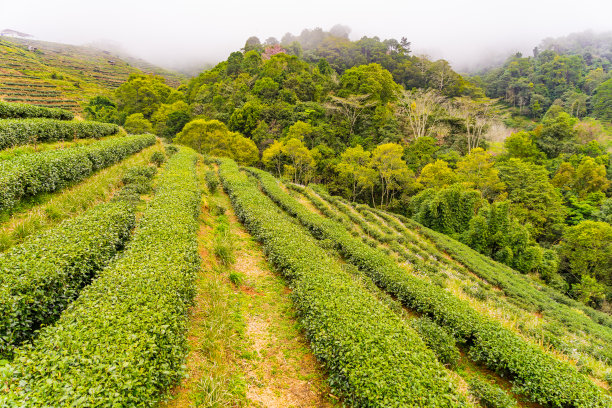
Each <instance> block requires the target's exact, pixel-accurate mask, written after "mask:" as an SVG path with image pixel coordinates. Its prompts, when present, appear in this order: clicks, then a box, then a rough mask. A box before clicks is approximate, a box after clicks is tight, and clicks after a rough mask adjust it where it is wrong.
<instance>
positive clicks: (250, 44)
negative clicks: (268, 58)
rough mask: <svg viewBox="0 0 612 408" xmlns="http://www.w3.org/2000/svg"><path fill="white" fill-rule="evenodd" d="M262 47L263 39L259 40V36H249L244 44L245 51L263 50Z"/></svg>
mask: <svg viewBox="0 0 612 408" xmlns="http://www.w3.org/2000/svg"><path fill="white" fill-rule="evenodd" d="M262 48H263V47H262V45H261V41H259V38H257V37H255V36H251V37H249V38H248V39H247V40H246V43H245V44H244V52H245V53H247V52H249V51H262Z"/></svg>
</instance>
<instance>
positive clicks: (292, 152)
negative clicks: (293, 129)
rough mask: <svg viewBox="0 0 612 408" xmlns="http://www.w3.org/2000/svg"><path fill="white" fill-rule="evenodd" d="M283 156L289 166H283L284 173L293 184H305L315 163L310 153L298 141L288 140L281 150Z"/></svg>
mask: <svg viewBox="0 0 612 408" xmlns="http://www.w3.org/2000/svg"><path fill="white" fill-rule="evenodd" d="M282 152H283V154H284V155H285V156H286V157H287V158H288V159H289V163H290V165H289V166H287V165H285V172H286V174H287V175H288V176H290V177H291V178H292V181H293V182H294V183H303V184H307V183H308V181H309V178H310V176H311V171H312V169H314V167H315V165H316V162H315V160H314V158H313V157H312V153H311V152H310V151H309V150H308V148H306V146H304V144H303V143H302V141H300V140H298V139H289V140H287V141H286V142H285V143H284V146H283V148H282Z"/></svg>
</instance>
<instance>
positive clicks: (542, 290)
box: [396, 215, 612, 360]
mask: <svg viewBox="0 0 612 408" xmlns="http://www.w3.org/2000/svg"><path fill="white" fill-rule="evenodd" d="M396 217H397V218H398V219H400V220H401V221H402V222H403V223H404V224H405V225H406V226H408V227H409V228H410V229H412V230H413V231H417V232H418V233H420V234H422V235H423V236H425V237H427V238H428V239H431V240H432V241H433V242H434V243H435V244H436V245H437V246H438V247H439V248H440V249H442V250H443V251H445V252H446V253H448V254H449V255H450V256H451V257H452V258H454V259H455V260H456V261H458V262H461V263H462V264H463V265H465V266H466V267H468V268H469V270H470V271H472V272H473V273H474V274H476V275H478V276H479V277H481V278H482V279H485V280H486V281H487V282H489V283H491V284H492V285H495V286H498V287H500V288H501V289H502V290H503V291H504V294H506V295H507V296H508V297H510V298H512V299H514V300H515V302H516V303H517V304H519V305H520V307H522V308H524V309H526V310H529V311H532V312H539V313H542V314H543V315H544V316H546V317H547V318H549V319H551V320H553V321H557V322H559V323H560V324H561V325H563V326H564V327H567V328H570V329H571V330H572V331H573V332H574V333H576V334H578V335H581V332H584V333H587V334H589V335H591V336H594V337H596V338H598V339H600V340H601V343H602V345H603V346H604V347H597V348H595V349H594V350H592V351H591V353H592V354H594V355H596V356H597V357H598V358H601V359H608V360H612V348H611V347H609V345H610V344H611V343H612V330H611V328H612V317H611V316H609V315H606V314H605V313H602V312H599V311H597V310H594V309H592V308H590V307H588V306H586V305H584V304H583V303H580V302H577V301H575V300H573V299H570V298H568V297H567V296H565V295H563V294H561V293H560V292H558V291H556V290H554V289H553V288H550V287H549V286H547V285H544V284H540V283H537V282H534V281H533V280H532V279H531V278H529V277H528V276H525V275H523V274H521V273H519V272H517V271H515V270H513V269H511V268H510V267H508V266H506V265H503V264H501V263H499V262H495V261H493V260H492V259H490V258H487V257H486V256H484V255H482V254H480V253H479V252H477V251H475V250H473V249H472V248H470V247H468V246H467V245H465V244H462V243H460V242H458V241H456V240H454V239H452V238H450V237H447V236H446V235H444V234H441V233H439V232H436V231H433V230H431V229H429V228H426V227H424V226H422V225H420V224H418V223H416V222H414V221H412V220H410V219H407V218H404V217H402V216H399V215H396ZM606 345H607V347H606Z"/></svg>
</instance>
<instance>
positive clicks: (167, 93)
mask: <svg viewBox="0 0 612 408" xmlns="http://www.w3.org/2000/svg"><path fill="white" fill-rule="evenodd" d="M180 98H181V96H180V93H178V91H175V90H174V89H172V88H170V87H169V86H168V85H166V84H165V80H164V78H162V77H159V76H154V75H142V74H131V75H130V77H129V78H128V80H127V81H126V82H124V83H123V84H122V85H121V86H120V87H119V88H117V89H116V90H115V99H116V101H117V110H118V111H119V113H120V114H122V115H123V117H126V116H129V115H132V114H134V113H142V114H143V116H144V117H145V118H146V119H150V118H151V116H152V115H153V113H155V111H156V110H157V109H158V108H159V107H160V106H161V105H162V104H164V103H172V102H175V101H176V100H178V99H180Z"/></svg>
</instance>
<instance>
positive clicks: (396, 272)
mask: <svg viewBox="0 0 612 408" xmlns="http://www.w3.org/2000/svg"><path fill="white" fill-rule="evenodd" d="M249 171H250V172H251V173H252V174H254V175H256V176H257V177H258V178H259V180H260V181H261V185H262V189H263V190H264V191H265V192H266V193H267V194H268V195H269V196H270V198H272V200H273V201H275V202H276V203H277V204H278V205H279V206H280V207H281V208H283V209H284V210H285V211H287V212H288V213H289V214H291V215H293V216H295V217H296V218H297V219H298V220H299V221H300V222H301V223H302V224H303V225H304V226H305V227H307V228H308V229H309V230H310V231H311V232H312V233H313V235H315V236H316V237H318V238H322V239H329V240H330V241H332V242H334V243H335V245H336V247H337V248H338V249H339V251H340V252H341V253H342V254H343V255H344V256H345V257H346V259H347V260H348V261H349V262H351V263H353V264H355V265H356V266H358V267H359V268H360V269H362V270H363V271H364V272H365V273H366V274H367V275H368V276H370V278H371V279H372V280H373V281H374V282H375V283H376V284H377V285H378V286H379V287H380V288H381V289H383V290H385V291H387V292H388V293H390V294H392V295H393V296H395V297H396V298H397V299H398V300H400V301H401V302H402V303H403V304H404V305H405V306H407V307H409V308H410V309H413V310H416V311H418V312H420V313H423V314H426V315H428V316H430V317H431V318H432V319H433V320H434V321H435V322H436V323H438V324H439V325H440V326H443V327H446V328H447V329H448V330H449V331H450V332H452V333H453V334H454V336H455V337H456V338H457V339H458V340H459V341H460V342H462V343H463V344H465V345H466V346H468V347H469V348H470V356H471V357H472V358H473V359H475V360H476V361H479V362H482V363H484V364H485V365H487V366H488V367H489V368H491V369H493V370H495V371H497V372H498V373H499V374H501V375H504V376H507V377H510V378H511V379H512V381H513V383H514V387H515V389H516V391H517V392H520V393H522V394H524V395H526V396H527V397H529V398H530V399H531V400H532V401H534V402H537V403H540V404H546V405H548V406H554V407H575V408H586V407H602V408H603V407H608V406H610V404H612V398H610V396H608V395H606V394H605V393H604V392H603V390H601V389H600V388H599V387H597V386H596V385H595V384H593V383H592V382H591V381H590V380H589V379H588V378H586V377H585V376H584V375H582V374H580V373H578V371H577V370H576V369H575V367H573V366H571V365H570V364H567V363H564V362H561V361H559V360H557V359H555V358H553V357H552V356H550V355H548V354H546V353H544V352H543V351H542V350H541V349H540V348H538V347H537V346H535V345H532V344H530V343H528V342H527V341H525V340H524V339H522V338H521V337H520V336H518V335H517V334H515V333H513V332H512V331H510V330H508V329H506V328H504V327H503V326H501V325H500V324H499V323H497V322H494V321H491V320H489V319H488V318H486V317H484V316H481V315H480V314H478V312H476V311H475V310H474V309H472V307H471V306H470V305H469V304H468V303H467V302H465V301H463V300H460V299H458V298H456V297H454V296H453V295H452V294H451V293H449V292H446V291H445V290H443V289H442V288H440V287H438V286H436V285H431V284H429V283H428V282H427V281H425V280H424V279H421V278H418V277H416V276H412V275H409V274H408V273H407V272H406V271H405V270H404V269H403V268H401V267H400V266H399V265H398V264H397V263H396V262H395V261H394V260H393V259H392V258H391V257H389V256H388V255H386V254H385V253H384V252H382V251H380V250H378V249H376V248H371V247H369V246H368V245H366V244H364V243H363V242H362V241H361V240H359V239H356V238H354V237H353V236H352V235H351V234H350V233H349V232H348V231H347V230H346V229H345V228H344V227H343V226H342V225H340V224H338V223H335V222H334V221H331V220H328V219H324V218H322V217H320V216H319V215H317V214H314V213H312V212H310V211H308V210H307V209H306V208H305V207H303V206H302V205H301V204H299V203H298V202H297V201H296V200H295V199H293V198H292V197H291V196H290V195H289V194H287V193H286V192H284V191H283V190H282V189H281V188H280V187H279V185H278V182H277V181H276V179H275V178H274V177H272V176H271V175H270V174H268V173H266V172H264V171H261V170H257V169H249Z"/></svg>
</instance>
